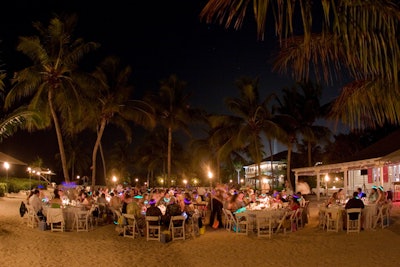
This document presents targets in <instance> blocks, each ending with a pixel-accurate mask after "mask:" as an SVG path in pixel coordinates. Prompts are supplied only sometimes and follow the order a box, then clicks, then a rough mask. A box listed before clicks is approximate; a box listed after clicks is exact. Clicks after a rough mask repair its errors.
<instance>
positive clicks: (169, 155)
mask: <svg viewBox="0 0 400 267" xmlns="http://www.w3.org/2000/svg"><path fill="white" fill-rule="evenodd" d="M171 151H172V128H171V127H169V128H168V162H167V185H168V183H169V180H170V178H171Z"/></svg>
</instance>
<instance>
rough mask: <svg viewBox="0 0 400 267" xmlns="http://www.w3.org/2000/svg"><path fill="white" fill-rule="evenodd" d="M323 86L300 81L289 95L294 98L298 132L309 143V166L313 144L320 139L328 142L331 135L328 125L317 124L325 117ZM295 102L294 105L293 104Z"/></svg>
mask: <svg viewBox="0 0 400 267" xmlns="http://www.w3.org/2000/svg"><path fill="white" fill-rule="evenodd" d="M321 93H322V87H321V86H320V85H317V84H313V83H312V82H299V83H297V84H296V85H295V86H294V87H293V90H292V91H290V93H289V94H288V95H287V97H289V98H292V99H293V102H294V103H293V102H292V106H291V109H292V113H291V114H290V115H292V116H293V117H295V119H296V121H297V122H298V129H297V131H298V133H300V134H301V135H302V137H303V139H304V140H305V142H306V143H307V160H308V166H310V167H311V166H313V165H314V164H313V163H312V153H311V152H312V144H313V143H315V144H316V143H318V140H320V141H321V142H322V141H325V142H327V141H328V140H329V138H330V137H331V131H330V130H329V128H328V127H325V126H322V125H317V124H316V123H317V120H318V119H321V118H323V112H322V107H321V105H320V99H321ZM293 104H294V106H293Z"/></svg>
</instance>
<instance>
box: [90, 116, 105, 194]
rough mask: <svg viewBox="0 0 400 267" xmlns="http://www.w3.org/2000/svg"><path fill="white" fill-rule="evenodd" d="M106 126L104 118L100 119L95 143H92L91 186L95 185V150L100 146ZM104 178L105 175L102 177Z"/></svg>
mask: <svg viewBox="0 0 400 267" xmlns="http://www.w3.org/2000/svg"><path fill="white" fill-rule="evenodd" d="M105 127H106V120H102V121H101V123H100V129H99V130H98V131H97V139H96V143H94V147H93V152H92V188H94V186H95V185H96V159H97V151H98V149H99V146H100V141H101V138H102V136H103V132H104V128H105ZM104 178H105V177H104Z"/></svg>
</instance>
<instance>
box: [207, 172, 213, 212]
mask: <svg viewBox="0 0 400 267" xmlns="http://www.w3.org/2000/svg"><path fill="white" fill-rule="evenodd" d="M212 177H213V174H212V172H211V171H208V178H209V179H210V202H211V203H210V205H211V211H212V210H213V202H212Z"/></svg>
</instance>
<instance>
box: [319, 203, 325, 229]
mask: <svg viewBox="0 0 400 267" xmlns="http://www.w3.org/2000/svg"><path fill="white" fill-rule="evenodd" d="M318 228H319V229H322V230H325V228H326V207H325V205H324V204H322V205H320V206H319V207H318Z"/></svg>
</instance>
